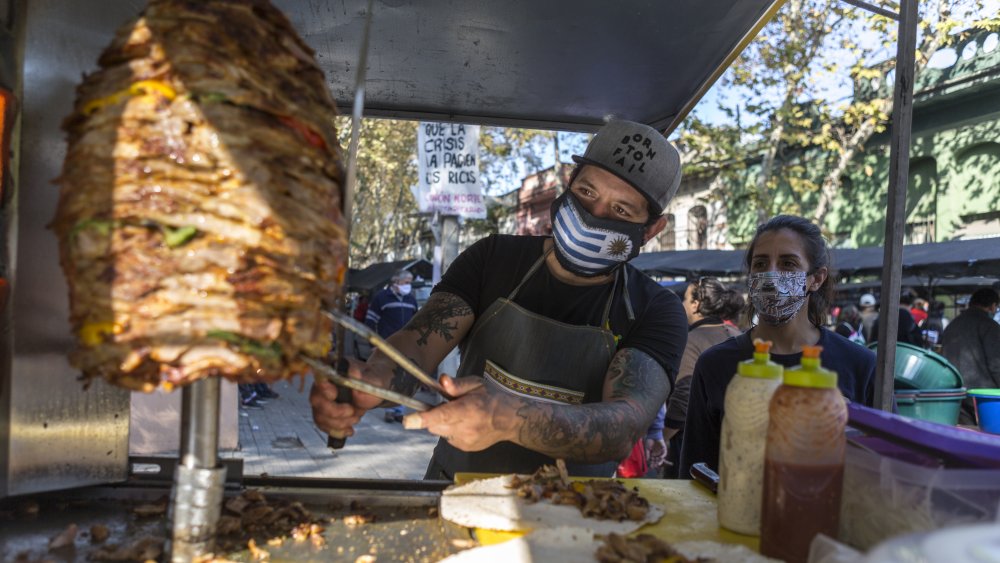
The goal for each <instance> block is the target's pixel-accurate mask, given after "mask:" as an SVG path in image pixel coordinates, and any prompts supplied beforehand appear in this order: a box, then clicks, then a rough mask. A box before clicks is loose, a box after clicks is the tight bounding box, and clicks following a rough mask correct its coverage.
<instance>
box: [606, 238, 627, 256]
mask: <svg viewBox="0 0 1000 563" xmlns="http://www.w3.org/2000/svg"><path fill="white" fill-rule="evenodd" d="M629 246H630V245H629V240H628V239H627V238H625V237H618V238H616V239H613V240H612V241H611V242H610V243H608V254H610V255H611V256H625V255H626V254H628V251H629Z"/></svg>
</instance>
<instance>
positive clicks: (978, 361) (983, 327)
mask: <svg viewBox="0 0 1000 563" xmlns="http://www.w3.org/2000/svg"><path fill="white" fill-rule="evenodd" d="M998 305H1000V295H997V292H996V291H995V290H993V289H990V288H988V287H984V288H982V289H978V290H976V292H975V293H973V294H972V297H970V298H969V308H968V309H966V310H964V311H962V313H961V314H960V315H958V316H957V317H955V320H953V321H951V322H950V323H949V324H948V328H946V329H944V334H943V335H942V336H941V341H942V344H943V347H944V349H943V352H942V354H943V355H944V357H945V358H948V361H949V362H951V363H952V364H954V366H955V367H956V368H958V372H959V373H961V374H962V379H963V380H964V382H965V387H966V388H967V389H982V388H988V389H997V388H1000V325H998V324H997V323H996V322H994V321H993V316H994V315H996V314H997V310H998V309H1000V306H998ZM958 423H959V424H975V423H976V415H975V407H974V406H973V403H972V399H971V398H966V399H965V400H964V401H962V412H961V413H959V419H958Z"/></svg>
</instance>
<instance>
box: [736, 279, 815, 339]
mask: <svg viewBox="0 0 1000 563" xmlns="http://www.w3.org/2000/svg"><path fill="white" fill-rule="evenodd" d="M747 285H748V286H749V287H750V302H751V303H753V308H754V310H755V311H756V312H757V318H759V319H760V321H761V322H763V323H767V324H769V325H774V326H778V325H783V324H785V323H787V322H788V321H790V320H792V317H794V316H795V314H796V313H798V312H799V309H801V308H802V304H803V303H805V302H806V297H807V296H808V295H809V293H808V292H807V291H806V273H805V272H759V273H756V274H750V278H749V279H748V280H747Z"/></svg>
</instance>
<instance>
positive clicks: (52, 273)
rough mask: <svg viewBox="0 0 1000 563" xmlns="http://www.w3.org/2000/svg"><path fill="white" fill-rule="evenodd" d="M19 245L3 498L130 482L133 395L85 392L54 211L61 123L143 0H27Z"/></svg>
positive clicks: (98, 388) (100, 389) (100, 388)
mask: <svg viewBox="0 0 1000 563" xmlns="http://www.w3.org/2000/svg"><path fill="white" fill-rule="evenodd" d="M25 4H26V10H27V12H26V20H25V28H24V41H25V47H24V53H25V54H24V82H23V84H24V91H25V95H24V97H23V111H22V132H21V152H22V154H24V155H25V157H24V158H22V159H21V166H20V178H19V182H20V184H19V188H18V204H17V212H18V219H17V243H16V244H17V246H16V248H17V251H16V252H17V253H16V262H15V268H16V270H15V272H14V291H13V295H12V305H13V315H14V323H13V327H14V333H13V334H14V337H13V340H14V357H13V369H12V373H11V376H10V380H9V381H6V382H5V384H6V385H7V386H8V388H9V390H10V393H9V395H8V397H7V399H8V400H9V401H10V402H9V404H8V405H7V407H6V408H7V411H6V412H3V413H0V414H3V419H4V423H5V425H6V426H5V427H0V434H3V435H5V436H3V437H4V438H5V439H6V440H7V444H6V447H5V448H4V450H3V452H2V453H0V455H2V456H5V457H6V460H2V459H0V462H2V463H0V469H4V470H5V471H4V472H3V475H2V479H3V481H2V482H0V484H2V488H0V496H5V495H18V494H24V493H29V492H36V491H45V490H53V489H64V488H69V487H76V486H80V485H86V484H95V483H106V482H109V481H120V480H124V479H125V477H126V474H127V468H128V420H129V412H128V408H129V393H128V392H127V391H125V390H122V389H117V388H111V387H109V386H106V385H104V384H102V383H100V382H97V383H95V384H94V385H93V386H91V388H90V389H89V390H87V391H83V390H82V387H81V384H80V383H79V382H78V381H77V380H76V378H77V376H78V373H77V372H76V371H75V370H73V369H72V368H71V367H70V366H69V364H68V362H67V360H66V354H67V352H68V350H69V349H70V347H71V345H72V340H71V335H70V330H69V323H68V320H67V319H68V300H67V290H66V284H65V281H64V279H63V275H62V270H61V269H60V268H59V253H58V249H57V245H56V239H55V237H54V236H53V235H52V233H51V231H49V230H48V229H47V228H46V225H47V224H48V223H49V221H51V220H52V217H53V215H54V213H55V207H56V201H57V198H58V189H57V188H56V186H55V185H53V183H52V179H53V178H55V177H56V176H57V175H58V174H59V170H60V168H61V166H62V159H63V155H64V153H65V144H64V141H63V135H62V132H61V131H60V129H59V124H60V121H61V120H62V118H63V117H64V116H66V115H67V114H68V113H69V110H70V108H71V106H72V99H73V90H74V87H75V85H76V83H77V82H78V81H79V80H80V76H81V73H83V72H84V71H87V70H91V69H93V68H94V65H95V61H96V60H97V56H98V54H99V53H100V51H101V49H103V48H104V46H105V45H106V44H107V43H108V42H109V41H110V38H111V36H112V33H113V30H114V28H115V27H116V26H118V25H120V23H121V22H122V21H123V20H124V19H125V18H126V17H127V15H128V14H130V13H131V14H134V13H136V11H137V10H138V8H139V7H140V3H138V2H135V3H119V4H121V6H120V8H119V9H120V10H122V13H121V14H120V17H119V16H115V15H114V14H113V13H112V12H114V10H112V9H110V7H108V8H106V6H105V4H104V3H103V2H94V3H87V2H73V1H72V0H62V1H49V0H32V1H31V2H26V3H25Z"/></svg>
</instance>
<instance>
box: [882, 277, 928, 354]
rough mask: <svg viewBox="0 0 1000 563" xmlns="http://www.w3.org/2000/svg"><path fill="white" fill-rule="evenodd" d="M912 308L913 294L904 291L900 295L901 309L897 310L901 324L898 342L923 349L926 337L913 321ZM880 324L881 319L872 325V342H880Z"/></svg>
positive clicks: (898, 330) (898, 331)
mask: <svg viewBox="0 0 1000 563" xmlns="http://www.w3.org/2000/svg"><path fill="white" fill-rule="evenodd" d="M912 307H913V293H912V292H911V291H910V290H909V289H904V290H903V291H902V292H900V294H899V309H898V310H897V314H898V315H899V324H898V326H897V328H896V342H905V343H907V344H913V345H914V346H921V347H922V346H923V345H924V335H923V334H921V333H920V327H918V326H917V323H916V321H914V320H913V315H912V314H911V313H910V309H911V308H912ZM887 312H888V311H887ZM878 323H879V319H875V322H874V323H873V324H872V340H870V342H876V341H878Z"/></svg>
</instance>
